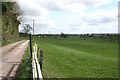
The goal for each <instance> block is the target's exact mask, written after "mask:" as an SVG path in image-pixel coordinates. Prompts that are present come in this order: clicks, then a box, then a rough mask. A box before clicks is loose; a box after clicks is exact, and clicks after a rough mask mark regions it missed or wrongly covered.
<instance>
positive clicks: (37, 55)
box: [37, 47, 39, 59]
mask: <svg viewBox="0 0 120 80" xmlns="http://www.w3.org/2000/svg"><path fill="white" fill-rule="evenodd" d="M38 52H39V47H38V50H37V57H38ZM38 59H39V57H38Z"/></svg>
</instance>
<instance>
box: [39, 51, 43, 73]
mask: <svg viewBox="0 0 120 80" xmlns="http://www.w3.org/2000/svg"><path fill="white" fill-rule="evenodd" d="M42 61H43V50H42V49H41V50H40V58H39V63H40V68H41V71H42Z"/></svg>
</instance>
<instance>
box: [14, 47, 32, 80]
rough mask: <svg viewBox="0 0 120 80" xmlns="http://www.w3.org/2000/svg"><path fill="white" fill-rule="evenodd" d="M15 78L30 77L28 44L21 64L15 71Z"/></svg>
mask: <svg viewBox="0 0 120 80" xmlns="http://www.w3.org/2000/svg"><path fill="white" fill-rule="evenodd" d="M15 78H16V79H17V78H32V60H31V55H30V46H29V45H28V47H27V49H26V51H25V54H24V55H23V58H22V61H21V64H20V66H19V68H18V70H17V72H16V77H15Z"/></svg>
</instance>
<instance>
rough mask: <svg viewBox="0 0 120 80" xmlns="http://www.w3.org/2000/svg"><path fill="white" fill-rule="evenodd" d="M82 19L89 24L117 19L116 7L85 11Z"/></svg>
mask: <svg viewBox="0 0 120 80" xmlns="http://www.w3.org/2000/svg"><path fill="white" fill-rule="evenodd" d="M83 21H85V22H87V23H88V24H90V25H98V24H104V23H110V22H116V21H118V9H112V10H107V11H106V10H100V11H94V12H92V13H86V14H85V17H84V18H83Z"/></svg>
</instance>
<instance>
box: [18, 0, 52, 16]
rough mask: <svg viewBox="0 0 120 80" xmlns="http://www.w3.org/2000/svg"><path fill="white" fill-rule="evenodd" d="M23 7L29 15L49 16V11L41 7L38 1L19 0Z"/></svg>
mask: <svg viewBox="0 0 120 80" xmlns="http://www.w3.org/2000/svg"><path fill="white" fill-rule="evenodd" d="M19 4H20V7H21V9H22V10H23V11H24V13H25V14H26V15H29V16H40V15H42V16H48V15H50V13H49V11H48V10H47V9H46V8H43V7H41V6H40V5H39V4H38V3H36V2H35V1H33V0H24V1H23V0H19Z"/></svg>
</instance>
